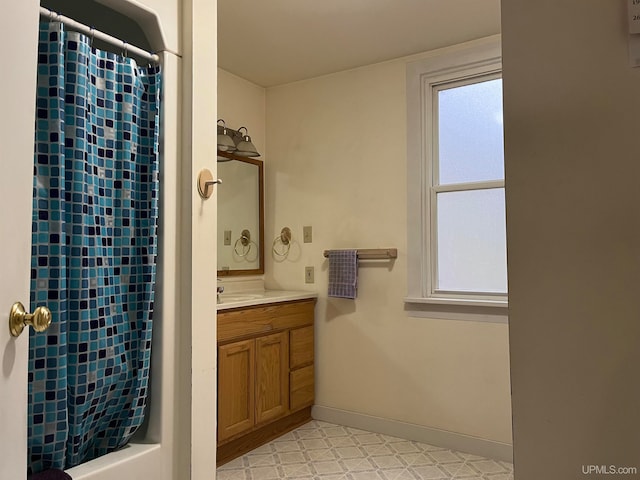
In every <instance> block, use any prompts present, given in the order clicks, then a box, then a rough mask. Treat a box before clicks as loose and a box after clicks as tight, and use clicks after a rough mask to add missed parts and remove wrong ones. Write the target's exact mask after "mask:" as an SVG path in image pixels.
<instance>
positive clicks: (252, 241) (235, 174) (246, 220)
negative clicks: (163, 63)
mask: <svg viewBox="0 0 640 480" xmlns="http://www.w3.org/2000/svg"><path fill="white" fill-rule="evenodd" d="M218 178H220V179H221V180H222V184H221V185H220V186H219V188H218V276H226V275H261V274H263V273H264V173H263V164H262V160H256V159H255V158H247V157H240V156H237V155H233V154H231V153H227V152H221V151H218Z"/></svg>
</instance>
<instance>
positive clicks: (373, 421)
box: [311, 405, 513, 463]
mask: <svg viewBox="0 0 640 480" xmlns="http://www.w3.org/2000/svg"><path fill="white" fill-rule="evenodd" d="M311 417H312V418H313V419H314V420H321V421H324V422H329V423H335V424H338V425H344V426H346V427H353V428H360V429H362V430H367V431H370V432H375V433H382V434H384V435H391V436H394V437H400V438H406V439H407V440H413V441H416V442H422V443H428V444H429V445H436V446H438V447H443V448H449V449H451V450H457V451H459V452H466V453H471V454H473V455H480V456H481V457H486V458H492V459H494V460H502V461H505V462H511V463H513V447H512V446H511V445H510V444H508V443H502V442H496V441H493V440H486V439H484V438H479V437H472V436H470V435H464V434H461V433H454V432H449V431H446V430H439V429H437V428H430V427H424V426H422V425H415V424H413V423H406V422H400V421H398V420H391V419H388V418H381V417H374V416H371V415H365V414H362V413H357V412H350V411H348V410H340V409H337V408H332V407H324V406H322V405H314V406H313V409H312V410H311Z"/></svg>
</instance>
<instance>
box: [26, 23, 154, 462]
mask: <svg viewBox="0 0 640 480" xmlns="http://www.w3.org/2000/svg"><path fill="white" fill-rule="evenodd" d="M38 49H39V50H38V91H37V99H36V102H37V106H36V109H37V113H36V138H35V154H34V157H35V158H34V184H33V191H34V197H33V228H32V265H31V308H32V309H35V307H36V306H39V305H46V306H48V307H49V308H50V310H51V312H52V314H53V321H52V324H51V326H50V328H49V330H48V331H47V332H45V333H41V334H33V332H31V334H30V339H29V425H28V435H29V443H28V449H29V451H28V455H29V469H30V471H32V472H33V473H35V472H38V471H41V470H43V469H48V468H56V469H64V468H70V467H72V466H75V465H78V464H80V463H83V462H85V461H88V460H91V459H93V458H95V457H98V456H100V455H103V454H105V453H108V452H110V451H112V450H115V449H117V448H119V447H122V446H123V445H125V444H126V443H127V442H128V440H129V439H130V438H131V436H132V435H133V434H134V433H135V431H136V430H137V428H138V427H139V426H140V425H141V424H142V422H143V419H144V413H145V407H146V399H147V393H148V388H149V367H150V355H151V331H152V317H153V301H154V288H155V274H156V253H157V221H158V148H157V146H158V128H159V125H158V116H159V88H160V79H161V75H160V69H159V67H151V66H149V67H138V66H137V65H136V63H135V61H134V60H132V59H129V58H123V57H120V56H118V55H116V54H113V53H107V52H103V51H100V50H96V49H92V48H91V42H90V39H88V38H87V37H86V36H84V35H82V34H79V33H76V32H67V31H65V28H64V26H63V25H62V24H60V23H42V24H41V25H40V41H39V46H38Z"/></svg>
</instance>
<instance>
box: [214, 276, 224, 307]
mask: <svg viewBox="0 0 640 480" xmlns="http://www.w3.org/2000/svg"><path fill="white" fill-rule="evenodd" d="M217 281H218V282H221V281H222V280H221V279H219V278H218V279H217ZM222 292H224V285H218V286H216V302H217V303H220V294H221V293H222Z"/></svg>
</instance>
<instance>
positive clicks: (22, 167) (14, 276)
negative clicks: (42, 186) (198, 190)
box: [0, 0, 39, 480]
mask: <svg viewBox="0 0 640 480" xmlns="http://www.w3.org/2000/svg"><path fill="white" fill-rule="evenodd" d="M38 7H39V2H38V0H27V1H20V2H14V3H12V5H11V7H10V8H6V9H3V13H2V15H3V27H2V28H0V45H3V48H2V53H0V62H1V65H2V67H0V68H1V69H2V74H1V75H0V112H1V114H0V272H2V274H1V275H0V363H1V364H2V365H1V366H0V372H1V373H0V430H1V432H2V433H0V438H1V440H0V478H7V479H9V478H12V479H17V480H20V479H25V478H26V476H27V473H26V467H27V356H28V346H29V335H28V332H26V331H25V332H24V333H23V334H22V335H21V336H20V337H18V338H16V339H14V338H13V337H11V335H10V334H9V326H8V325H9V323H8V322H9V310H10V308H11V305H12V304H13V302H16V301H20V302H22V303H23V304H24V305H25V307H27V308H28V305H29V269H30V265H31V196H32V186H31V185H32V181H33V132H34V119H35V92H36V63H37V57H36V53H37V44H38V18H39V17H38Z"/></svg>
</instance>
